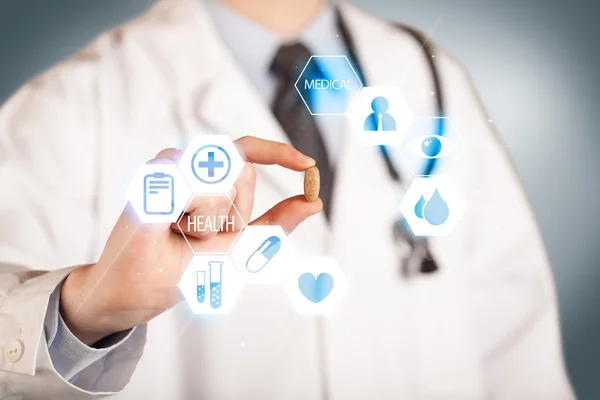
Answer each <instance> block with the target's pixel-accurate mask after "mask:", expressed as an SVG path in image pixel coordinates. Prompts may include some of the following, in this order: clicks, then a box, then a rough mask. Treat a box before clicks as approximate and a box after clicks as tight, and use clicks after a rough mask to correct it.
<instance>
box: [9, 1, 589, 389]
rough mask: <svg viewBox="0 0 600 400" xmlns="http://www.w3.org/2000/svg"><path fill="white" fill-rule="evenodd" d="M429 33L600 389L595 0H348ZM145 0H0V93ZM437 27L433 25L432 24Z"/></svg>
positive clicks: (577, 377) (573, 354)
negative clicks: (493, 129)
mask: <svg viewBox="0 0 600 400" xmlns="http://www.w3.org/2000/svg"><path fill="white" fill-rule="evenodd" d="M355 2H356V3H358V4H362V5H363V6H364V7H365V8H367V9H369V10H371V11H373V12H375V13H377V14H380V15H385V16H387V17H388V18H393V19H395V20H398V21H402V22H405V23H410V24H412V25H414V26H417V27H419V28H420V29H422V30H423V31H425V32H427V33H432V32H433V34H432V37H433V40H435V41H437V42H438V43H439V44H441V45H442V46H443V47H445V48H446V49H447V50H448V51H450V52H451V53H453V54H454V55H455V56H456V57H457V58H458V59H460V60H461V61H462V62H463V63H464V64H465V65H466V66H467V67H468V69H469V70H470V72H471V74H472V76H473V79H474V81H475V83H476V85H477V87H478V88H479V90H480V93H481V96H482V98H483V100H484V102H485V103H486V106H487V108H488V109H489V111H490V115H492V118H493V120H494V123H495V124H496V126H497V127H498V130H499V131H500V133H501V135H502V138H503V139H504V141H505V144H506V145H507V147H508V150H509V152H510V154H511V155H512V157H513V159H514V162H515V164H516V166H517V169H518V171H519V173H520V176H521V178H522V180H523V182H524V184H525V187H526V189H527V192H528V194H529V199H530V201H531V203H532V204H533V207H534V209H535V212H536V215H537V218H538V221H539V223H540V226H541V230H542V232H543V235H544V239H545V242H546V245H547V247H548V251H549V253H550V256H551V258H552V262H553V264H554V274H555V279H556V282H557V288H558V294H559V299H560V311H561V320H562V330H563V340H564V344H565V353H566V359H567V363H568V369H569V374H570V376H571V379H572V382H573V384H574V387H575V389H576V391H577V393H578V396H579V397H580V398H582V399H597V398H600V387H599V385H598V384H597V383H596V382H597V381H598V379H599V376H600V344H599V343H598V340H599V338H600V313H599V312H598V310H597V307H598V306H600V290H599V289H600V269H598V260H600V240H599V239H598V238H599V236H600V235H599V233H600V230H599V229H598V225H599V224H600V211H599V210H598V208H599V206H600V202H599V201H598V197H599V196H600V178H599V177H598V173H599V172H600V157H599V156H598V154H597V151H598V147H600V135H599V134H598V132H597V131H596V128H597V126H598V124H597V123H596V120H595V117H599V115H598V114H600V113H599V111H600V107H599V105H600V79H599V77H598V71H600V46H599V45H598V42H597V40H598V38H600V24H598V23H597V17H598V16H600V2H598V1H597V0H588V1H585V0H452V1H450V0H418V1H417V0H355ZM151 3H152V0H103V1H100V0H96V1H91V0H53V1H44V0H0V102H2V101H3V100H4V99H6V98H7V97H8V96H9V95H10V94H11V93H12V92H13V91H14V90H16V89H17V88H18V87H19V86H20V85H21V84H22V83H23V82H24V81H25V80H27V79H28V78H30V77H32V76H33V75H35V74H37V73H39V72H40V71H42V70H43V69H45V68H47V67H48V66H50V65H51V64H53V63H55V62H56V61H58V60H60V59H62V58H64V57H67V56H69V55H70V54H72V53H73V52H74V51H76V49H78V48H79V47H81V46H82V45H84V44H85V43H86V42H87V41H89V40H90V39H92V38H93V37H94V36H95V35H97V34H98V33H99V32H101V31H103V30H105V29H108V28H110V27H112V26H114V25H116V24H119V23H121V22H123V21H125V20H127V19H128V18H130V17H131V16H134V15H135V14H137V13H139V12H140V11H141V10H143V9H144V8H146V7H147V6H149V5H150V4H151ZM434 28H435V29H434Z"/></svg>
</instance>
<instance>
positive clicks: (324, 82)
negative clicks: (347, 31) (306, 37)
mask: <svg viewBox="0 0 600 400" xmlns="http://www.w3.org/2000/svg"><path fill="white" fill-rule="evenodd" d="M295 86H296V90H297V91H298V93H299V94H300V97H301V98H302V101H304V104H306V107H307V108H308V111H310V113H311V114H312V115H345V114H346V112H347V111H348V108H349V107H350V104H352V101H353V100H354V98H355V97H356V95H357V94H358V92H359V91H360V89H362V86H363V85H362V82H361V81H360V78H359V77H358V75H357V74H356V71H355V70H354V68H353V67H352V64H351V63H350V61H349V60H348V57H346V56H311V57H310V59H309V60H308V62H307V63H306V65H305V66H304V69H303V70H302V72H301V73H300V76H299V77H298V80H297V81H296V85H295Z"/></svg>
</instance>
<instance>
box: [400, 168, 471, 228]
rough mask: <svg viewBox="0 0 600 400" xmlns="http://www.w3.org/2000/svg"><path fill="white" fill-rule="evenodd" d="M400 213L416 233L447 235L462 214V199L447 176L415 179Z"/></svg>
mask: <svg viewBox="0 0 600 400" xmlns="http://www.w3.org/2000/svg"><path fill="white" fill-rule="evenodd" d="M400 212H401V213H402V215H403V216H404V218H405V219H406V222H407V223H408V225H409V226H410V229H411V230H412V231H413V234H414V235H415V236H448V235H449V234H450V233H451V232H452V230H453V229H454V227H455V226H456V223H457V221H458V220H460V218H461V217H462V215H463V212H464V202H463V200H462V197H461V196H460V194H459V193H458V191H457V190H456V188H455V186H454V185H453V184H452V182H451V181H450V180H449V179H448V178H446V177H431V178H415V179H414V180H413V182H412V184H411V185H410V187H409V188H408V190H407V191H406V194H405V195H404V198H403V199H402V202H401V203H400Z"/></svg>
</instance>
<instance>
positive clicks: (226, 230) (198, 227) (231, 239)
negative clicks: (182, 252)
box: [177, 194, 246, 254]
mask: <svg viewBox="0 0 600 400" xmlns="http://www.w3.org/2000/svg"><path fill="white" fill-rule="evenodd" d="M223 202H226V203H227V204H228V207H226V208H223V205H222V203H223ZM192 203H195V204H192ZM191 208H197V209H199V210H203V209H207V210H221V212H222V214H219V212H217V213H210V215H207V214H205V213H203V212H200V213H192V214H193V215H192V214H190V212H189V211H190V209H191ZM186 210H187V211H188V212H186V213H183V214H181V217H180V218H179V220H177V227H178V228H179V231H180V232H181V234H182V235H183V238H184V239H185V241H186V242H187V244H188V245H189V246H190V249H191V250H192V252H193V253H194V254H228V253H229V252H230V251H231V249H232V247H233V245H234V244H235V242H236V240H237V238H238V237H239V235H240V234H241V233H242V230H243V229H244V226H246V223H245V222H244V221H243V220H242V216H241V215H240V213H239V211H238V209H237V208H236V207H235V204H234V203H233V201H231V198H229V196H227V195H222V194H221V195H214V194H213V195H207V194H196V195H194V196H193V197H192V198H191V199H190V202H189V204H188V205H187V206H186ZM215 232H216V233H217V235H216V236H215V237H214V238H212V239H211V240H203V239H202V237H203V236H206V235H210V234H213V233H215Z"/></svg>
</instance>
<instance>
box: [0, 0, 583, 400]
mask: <svg viewBox="0 0 600 400" xmlns="http://www.w3.org/2000/svg"><path fill="white" fill-rule="evenodd" d="M338 13H339V14H338ZM350 45H351V46H352V47H353V48H354V52H355V54H356V57H357V63H358V64H359V65H360V66H361V69H362V71H363V74H364V75H365V79H366V81H367V82H368V83H369V84H370V85H373V86H376V85H382V86H396V87H398V88H400V89H401V91H402V93H403V94H404V96H405V98H406V100H407V101H408V103H409V104H410V106H411V108H412V109H413V110H414V111H415V113H416V114H417V115H420V116H431V115H436V104H435V100H434V99H435V96H432V91H434V89H433V88H432V85H433V82H432V76H431V73H430V68H429V67H428V59H427V58H426V57H425V55H424V53H423V50H422V44H421V43H419V42H417V41H416V40H415V38H414V37H413V36H412V35H411V34H409V33H408V31H407V30H405V29H403V28H399V27H397V26H394V25H393V24H391V23H388V22H386V21H384V20H381V19H378V18H376V17H374V16H372V15H370V14H367V13H365V12H363V11H361V10H359V9H357V8H356V7H354V6H352V5H350V4H346V3H345V2H339V3H335V4H333V3H330V2H326V1H324V0H304V1H283V0H254V1H248V0H222V1H221V2H216V1H206V2H202V1H200V0H161V1H159V2H158V3H157V4H156V5H155V6H154V7H153V8H152V9H151V10H149V11H148V12H146V13H145V14H144V15H142V16H141V17H139V18H137V19H135V20H134V21H132V22H130V23H128V24H126V25H125V26H123V27H120V28H118V29H115V30H113V31H111V32H109V33H106V34H104V35H102V36H101V37H99V38H98V39H97V40H96V41H94V42H93V43H92V44H90V45H89V46H87V47H86V48H85V49H84V50H82V51H81V52H80V53H79V54H77V55H76V56H74V57H73V58H72V59H70V60H68V61H66V62H64V63H62V64H60V65H58V66H56V67H54V68H53V69H51V70H50V71H48V72H46V73H44V74H43V75H41V76H39V77H37V78H36V79H34V80H32V81H31V82H30V83H28V84H27V85H25V86H24V87H23V88H22V89H21V90H19V91H18V92H17V93H16V94H15V95H14V96H13V97H12V98H11V99H10V100H9V101H8V102H7V103H6V104H5V105H4V106H3V108H2V109H1V111H0V181H2V195H1V196H0V262H1V264H0V398H2V399H22V398H34V399H64V400H69V399H85V398H100V397H104V396H111V395H114V396H115V397H114V398H116V399H196V398H206V399H392V398H393V399H427V398H445V399H483V398H497V399H571V398H573V397H574V395H573V393H572V391H571V388H570V385H569V382H568V378H567V376H566V372H565V369H564V366H563V360H562V354H561V347H560V336H559V327H558V318H557V307H556V297H555V293H554V288H553V283H552V278H551V270H550V265H549V263H548V259H547V257H546V254H545V251H544V248H543V244H542V241H541V238H540V235H539V232H538V229H537V227H536V224H535V220H534V217H533V214H532V212H531V209H530V207H529V205H528V204H527V200H526V197H525V194H524V193H523V190H522V188H521V186H520V184H519V181H518V179H517V176H516V174H515V172H514V171H513V169H512V167H511V165H510V163H509V160H508V157H507V155H506V154H505V152H504V150H503V147H502V146H501V144H500V143H499V142H498V139H497V137H496V135H495V133H494V132H493V129H492V127H491V125H490V123H489V122H488V120H489V117H488V116H487V115H486V113H485V111H484V110H483V108H482V106H481V104H480V102H479V100H478V98H477V95H476V94H475V92H474V91H473V89H472V87H471V83H470V80H469V78H468V76H467V74H466V72H465V71H464V70H463V68H462V67H461V66H460V65H459V64H457V63H456V62H455V61H454V60H453V59H452V58H450V57H449V56H448V55H447V54H446V53H444V52H443V51H442V50H440V49H439V48H436V47H433V49H434V54H431V57H432V58H434V59H435V62H436V64H437V68H438V70H439V72H440V82H441V85H442V87H441V88H440V90H441V91H443V96H444V98H443V100H444V103H445V104H446V109H445V114H446V115H445V116H447V117H449V118H451V120H452V122H453V124H454V125H455V126H456V127H457V129H458V130H459V132H460V133H461V135H462V137H463V140H464V141H465V142H466V143H467V144H468V146H469V151H467V152H465V155H464V157H463V158H462V160H461V162H460V163H459V164H458V165H457V167H456V168H455V170H454V172H453V175H452V176H453V179H454V182H455V184H456V185H457V186H458V188H459V190H460V191H461V193H462V195H463V196H464V197H465V199H466V202H467V204H468V206H467V210H468V211H467V213H466V215H465V216H464V218H463V220H462V221H461V223H460V224H459V226H458V227H457V229H456V230H455V231H454V233H453V234H452V235H451V236H449V237H445V238H434V239H431V240H430V243H429V246H430V251H431V254H432V256H433V258H434V259H435V262H436V264H437V266H438V267H439V270H438V271H437V272H436V273H433V274H422V275H420V276H416V277H414V278H413V279H410V280H406V279H404V280H403V279H401V278H400V277H399V275H398V254H397V248H396V245H395V244H394V240H393V237H392V235H391V226H392V224H393V222H394V221H395V219H396V217H397V215H396V210H397V206H398V203H399V200H400V197H399V195H398V188H399V184H398V182H396V181H394V180H393V179H392V178H391V177H390V175H389V173H388V171H387V167H386V164H385V162H384V160H383V159H382V157H381V154H380V153H379V152H378V150H377V149H376V148H370V147H364V146H362V145H360V144H359V143H357V142H356V140H355V139H354V137H353V135H351V134H349V131H348V127H347V126H346V125H345V120H344V119H343V117H340V118H333V117H332V118H327V119H311V118H310V115H308V114H307V113H306V112H305V110H304V109H302V108H299V107H297V106H296V105H294V104H295V103H294V102H290V101H286V100H289V97H287V96H290V93H291V91H290V90H291V89H290V83H289V82H290V77H291V76H293V75H294V73H295V72H294V71H293V70H291V68H295V65H296V64H297V63H298V62H299V61H301V59H302V58H304V59H306V58H307V55H310V53H311V52H312V53H314V54H340V53H345V52H348V51H349V47H350ZM308 49H310V50H308ZM292 89H293V88H292ZM434 95H435V93H434ZM271 105H272V107H271ZM307 115H308V117H307ZM300 127H302V128H303V129H304V131H303V137H304V138H305V139H304V140H302V141H300V140H298V130H299V129H300ZM207 128H209V129H211V130H213V131H216V132H220V133H227V134H230V135H231V136H232V137H233V139H236V144H237V146H238V147H239V149H240V151H241V152H242V153H243V154H244V155H245V158H246V161H247V164H248V165H247V166H246V167H245V169H244V171H243V172H242V174H241V177H240V178H239V180H238V181H237V182H236V185H235V191H234V192H233V193H232V196H234V197H235V201H236V203H237V205H238V207H239V208H240V209H241V210H242V211H241V212H242V213H243V214H244V217H245V218H247V219H251V218H250V217H252V218H254V223H257V224H261V223H262V224H265V223H267V224H276V225H283V226H284V228H285V229H286V230H287V231H288V232H292V231H294V232H293V233H292V234H291V235H290V239H291V240H293V242H294V245H295V246H296V247H297V250H298V252H299V253H302V254H328V255H332V256H334V257H335V258H336V260H337V261H338V263H339V264H340V266H341V267H342V268H343V271H344V273H345V275H346V278H347V280H348V281H349V285H350V290H349V291H348V293H347V295H346V297H345V298H344V300H343V301H342V302H341V303H340V305H339V307H338V309H337V311H336V312H335V313H334V314H333V315H331V316H329V317H327V318H317V317H307V316H300V315H298V314H297V313H296V312H295V311H294V310H293V308H292V307H291V305H290V302H289V300H288V298H287V297H286V295H285V293H284V292H283V291H282V289H280V288H278V287H273V288H270V287H269V288H267V287H260V288H257V287H250V288H246V289H245V290H244V292H243V294H242V297H241V298H240V299H239V300H238V302H237V306H236V308H235V309H234V310H233V311H232V313H231V314H230V315H228V316H227V317H225V318H221V319H216V320H215V319H206V318H204V319H203V318H193V317H192V316H190V314H189V312H188V309H187V307H186V306H185V305H184V306H183V307H174V305H175V304H176V303H177V302H178V301H179V297H178V291H177V287H176V282H177V280H178V278H179V275H180V273H181V270H182V268H184V267H185V264H186V262H187V261H188V260H189V258H190V257H191V254H188V253H187V250H188V249H187V247H186V245H185V243H183V244H182V241H181V237H179V236H177V234H175V233H173V232H172V231H171V230H170V228H169V227H168V226H152V227H148V226H140V224H139V222H137V221H136V219H135V218H132V217H131V214H130V213H129V212H128V206H125V204H126V198H125V193H126V188H127V185H128V184H129V182H130V181H131V178H132V177H133V175H134V173H135V171H136V170H137V169H138V168H139V166H140V165H141V164H142V163H144V162H145V161H146V160H148V159H152V158H154V157H155V155H156V154H158V156H156V160H155V161H153V162H174V161H175V160H177V158H178V157H179V155H180V154H179V153H180V151H179V150H176V149H175V148H183V147H185V145H186V143H187V142H188V141H189V140H190V138H191V137H192V136H193V135H194V134H197V132H198V131H203V130H206V129H207ZM277 142H282V143H286V144H281V143H277ZM291 145H293V147H292V146H291ZM294 147H296V149H297V150H295V149H294ZM165 149H166V150H165ZM303 153H304V154H306V155H304V154H303ZM309 156H310V157H309ZM392 158H394V157H392ZM393 161H394V163H395V164H396V167H397V168H398V169H399V170H400V171H402V170H403V169H404V168H405V167H404V166H403V165H402V164H401V160H396V159H395V158H394V159H393ZM315 162H316V163H317V164H318V165H319V167H320V169H321V171H322V174H323V189H324V191H323V195H322V197H321V198H322V200H323V202H322V203H321V202H320V201H318V202H315V203H307V202H305V201H304V200H303V199H302V197H298V196H295V195H297V194H298V192H300V191H301V187H302V174H300V173H298V172H296V171H301V170H303V169H305V168H306V167H308V166H310V165H314V163H315ZM262 164H279V165H281V166H283V167H285V168H279V167H275V166H270V165H269V166H265V165H262ZM254 165H256V166H254ZM409 176H410V174H408V173H404V174H402V177H403V180H402V184H403V185H404V186H406V185H408V184H409V183H410V180H409V178H408V177H409ZM274 204H276V205H274ZM224 206H225V205H222V204H219V203H218V202H212V203H211V202H210V201H206V202H203V203H198V204H193V205H192V206H191V207H190V209H188V212H190V213H192V214H197V215H211V214H212V213H215V212H216V210H218V209H219V207H224ZM124 207H125V211H124V212H123V211H122V210H123V208H124ZM322 207H324V212H321V213H319V211H320V210H321V208H322ZM296 228H297V229H296ZM221 237H222V234H221V233H219V234H217V235H213V236H210V237H199V238H197V239H196V240H198V241H201V242H202V243H203V244H205V245H206V246H208V247H210V246H211V243H214V241H215V240H220V238H221ZM161 274H162V275H161ZM133 281H135V282H136V283H138V284H137V285H135V284H132V282H133ZM140 281H142V282H143V283H144V284H143V285H140V284H139V282H140ZM133 287H135V288H136V289H135V290H133V289H132V288H133Z"/></svg>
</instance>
